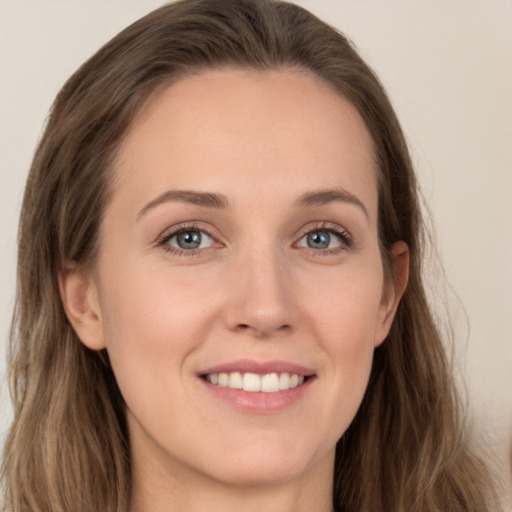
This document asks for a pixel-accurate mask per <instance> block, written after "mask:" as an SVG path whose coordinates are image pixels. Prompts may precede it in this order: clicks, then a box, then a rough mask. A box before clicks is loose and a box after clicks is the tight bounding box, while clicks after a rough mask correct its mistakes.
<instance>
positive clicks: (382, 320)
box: [375, 241, 409, 347]
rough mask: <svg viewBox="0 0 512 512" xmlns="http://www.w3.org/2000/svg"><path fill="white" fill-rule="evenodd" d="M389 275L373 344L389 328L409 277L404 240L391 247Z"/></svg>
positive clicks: (407, 251) (380, 338)
mask: <svg viewBox="0 0 512 512" xmlns="http://www.w3.org/2000/svg"><path fill="white" fill-rule="evenodd" d="M390 270H391V275H390V276H389V277H388V278H387V279H386V283H385V284H384V290H383V293H382V299H381V303H380V308H379V319H378V325H377V329H376V333H375V346H376V347H377V346H378V345H380V344H381V343H382V342H383V341H384V340H385V338H386V336H387V335H388V333H389V330H390V329H391V324H392V323H393V319H394V318H395V314H396V310H397V308H398V304H399V303H400V299H401V298H402V295H403V294H404V292H405V289H406V288H407V281H408V279H409V247H408V246H407V244H406V243H405V242H402V241H399V242H396V243H395V244H394V245H393V247H392V249H391V269H390Z"/></svg>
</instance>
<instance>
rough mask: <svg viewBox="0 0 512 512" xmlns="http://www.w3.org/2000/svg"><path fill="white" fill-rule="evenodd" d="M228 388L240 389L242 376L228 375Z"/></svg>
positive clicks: (236, 374) (238, 373)
mask: <svg viewBox="0 0 512 512" xmlns="http://www.w3.org/2000/svg"><path fill="white" fill-rule="evenodd" d="M228 388H233V389H242V374H241V373H240V372H233V373H230V374H229V379H228Z"/></svg>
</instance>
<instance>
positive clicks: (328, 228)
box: [294, 221, 354, 256]
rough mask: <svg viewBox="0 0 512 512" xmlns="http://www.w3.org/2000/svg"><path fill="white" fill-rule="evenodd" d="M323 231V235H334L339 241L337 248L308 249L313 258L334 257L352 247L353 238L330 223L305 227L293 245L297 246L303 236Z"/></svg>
mask: <svg viewBox="0 0 512 512" xmlns="http://www.w3.org/2000/svg"><path fill="white" fill-rule="evenodd" d="M320 231H323V232H325V233H329V234H334V235H335V236H336V237H337V238H338V239H339V241H340V246H339V247H334V248H332V249H321V250H320V249H312V248H310V252H311V253H312V254H313V255H315V256H325V255H331V254H332V255H335V254H339V253H341V252H343V251H347V250H349V249H352V248H353V247H354V238H353V236H352V235H351V234H350V233H349V232H348V231H347V230H345V229H343V228H340V227H339V226H337V225H336V224H331V223H330V222H325V221H323V222H319V223H317V224H314V225H313V226H311V225H310V226H307V227H306V228H303V230H302V231H301V235H300V237H299V240H298V241H297V242H295V243H294V245H296V244H298V243H299V242H300V241H301V240H302V239H303V238H304V237H305V236H307V235H308V234H310V233H315V232H320Z"/></svg>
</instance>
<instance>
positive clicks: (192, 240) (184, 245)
mask: <svg viewBox="0 0 512 512" xmlns="http://www.w3.org/2000/svg"><path fill="white" fill-rule="evenodd" d="M176 242H177V244H178V246H179V247H180V248H181V249H197V248H198V247H199V246H200V245H201V233H200V232H199V231H185V232H183V233H179V234H178V235H177V236H176Z"/></svg>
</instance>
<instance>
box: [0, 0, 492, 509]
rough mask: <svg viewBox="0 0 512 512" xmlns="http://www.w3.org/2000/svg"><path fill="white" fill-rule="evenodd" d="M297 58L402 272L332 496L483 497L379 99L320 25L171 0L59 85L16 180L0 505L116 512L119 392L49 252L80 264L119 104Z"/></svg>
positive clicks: (402, 151)
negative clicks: (327, 90)
mask: <svg viewBox="0 0 512 512" xmlns="http://www.w3.org/2000/svg"><path fill="white" fill-rule="evenodd" d="M223 67H235V68H250V69H255V70H266V69H284V68H290V67H292V68H298V69H303V70H306V71H308V72H309V73H313V74H314V75H316V76H317V77H319V78H320V79H321V80H323V81H324V82H325V83H327V84H329V85H330V87H332V88H333V89H334V90H336V91H337V92H338V93H339V94H341V95H343V96H345V97H346V98H348V99H349V100H350V101H351V102H352V103H353V105H354V106H355V107H356V108H357V109H358V111H359V113H360V115H361V116H362V118H363V119H364V121H365V123H366V125H367V127H368V129H369V131H370V133H371V135H372V138H373V141H374V145H375V150H376V155H377V160H378V168H379V233H380V245H381V252H382V257H383V262H384V265H385V266H386V267H387V268H388V269H389V262H390V248H391V246H392V244H393V243H394V242H396V241H398V240H404V241H405V242H406V243H407V244H408V246H409V251H410V274H409V284H408V288H407V290H406V292H405V294H404V297H403V299H402V301H401V304H400V306H399V308H398V312H397V315H396V318H395V321H394V323H393V326H392V329H391V332H390V333H389V336H388V338H387V339H386V341H385V342H384V343H383V344H382V345H381V346H380V347H379V348H377V349H376V351H375V358H374V364H373V369H372V374H371V377H370V383H369V386H368V390H367V393H366V395H365V397H364V400H363V403H362V405H361V407H360V410H359V411H358V414H357V416H356V418H355V420H354V421H353V423H352V424H351V426H350V427H349V429H348V430H347V432H346V433H345V434H344V435H343V437H342V438H341V440H340V441H339V443H338V446H337V452H336V466H335V475H334V478H335V481H334V496H333V502H334V506H335V509H336V510H337V511H344V512H361V511H362V510H368V511H372V512H379V511H382V512H398V511H402V512H406V511H407V512H411V511H415V512H427V511H428V512H436V511H439V512H440V511H450V512H459V511H474V512H477V511H478V512H485V511H488V510H491V509H490V508H489V507H490V506H491V505H490V500H491V497H492V492H491V486H490V482H489V479H488V476H487V473H486V470H485V468H484V466H483V464H481V462H480V461H479V460H478V459H477V458H476V457H475V456H474V455H472V453H471V452H470V450H469V449H468V447H467V444H466V441H465V438H464V435H463V428H462V425H461V421H460V418H459V416H460V414H459V406H458V402H457V398H456V395H455V391H454V385H453V382H452V377H451V375H450V371H449V366H448V363H447V359H446V357H445V352H444V349H443V345H442V342H441V339H440V335H439V332H438V329H437V328H436V325H435V323H434V320H433V316H432V314H431V312H430V309H429V306H428V304H427V301H426V298H425V293H424V287H423V283H422V250H423V245H424V229H423V224H422V220H421V214H420V210H419V203H418V195H417V188H416V181H415V176H414V172H413V168H412V165H411V161H410V157H409V154H408V150H407V147H406V143H405V141H404V137H403V134H402V131H401V128H400V126H399V123H398V121H397V119H396V116H395V113H394V111H393V109H392V107H391V105H390V102H389V100H388V98H387V96H386V94H385V92H384V90H383V88H382V86H381V84H380V83H379V81H378V79H377V78H376V76H375V75H374V73H373V72H372V71H371V69H370V68H369V67H368V66H367V65H366V64H365V63H364V62H363V61H362V60H361V58H360V57H359V55H358V54H357V52H356V51H355V50H354V48H353V46H352V45H351V44H350V42H349V41H348V40H347V39H346V38H345V37H344V36H343V35H342V34H341V33H340V32H338V31H337V30H335V29H333V28H332V27H330V26H328V25H327V24H325V23H323V22H322V21H320V20H319V19H317V18H316V17H314V16H313V15H311V14H310V13H308V12H307V11H305V10H304V9H302V8H300V7H298V6H295V5H293V4H290V3H286V2H280V1H272V0H184V1H180V2H177V3H174V4H170V5H165V6H163V7H161V8H160V9H157V10H156V11H153V12H152V13H150V14H148V15H147V16H145V17H144V18H142V19H140V20H139V21H137V22H136V23H134V24H133V25H131V26H130V27H128V28H127V29H125V30H124V31H122V32H121V33H120V34H118V35H117V36H116V37H114V38H113V39H112V40H111V41H110V42H109V43H107V44H106V45H105V46H104V47H103V48H102V49H100V50H99V51H98V52H97V53H96V54H95V55H94V56H93V57H92V58H91V59H90V60H88V61H87V62H86V63H85V64H84V65H83V66H82V67H81V68H80V69H79V70H78V71H77V72H76V73H75V74H74V75H73V76H72V77H71V78H70V79H69V80H68V81H67V83H66V84H65V85H64V87H63V88H62V90H61V91H60V93H59V94H58V96H57V98H56V100H55V103H54V105H53V107H52V110H51V115H50V117H49V121H48V124H47V127H46V129H45V132H44V135H43V137H42V139H41V142H40V144H39V147H38V149H37V152H36V154H35V158H34V161H33V164H32V168H31V170H30V175H29V178H28V181H27V186H26V191H25V197H24V201H23V207H22V213H21V221H20V231H19V255H18V289H17V301H16V308H15V313H14V321H13V327H12V332H11V342H10V361H9V368H10V382H11V391H12V396H13V401H14V409H15V416H14V422H13V424H12V427H11V429H10V432H9V435H8V438H7V441H6V444H5V449H4V458H3V465H2V481H3V489H4V500H5V503H4V506H3V510H10V511H13V512H32V511H33V512H35V511H50V510H51V511H55V512H57V511H58V512H69V511H71V510H73V511H83V512H97V511H100V510H101V511H118V512H126V510H127V509H128V507H129V491H130V453H129V441H128V432H127V427H126V423H125V415H124V402H123V398H122V396H121V394H120V392H119V389H118V387H117V384H116V380H115V378H114V375H113V373H112V370H111V367H110V364H109V360H108V354H107V353H106V352H105V351H102V352H93V351H91V350H89V349H87V348H86V347H85V346H84V345H83V344H82V343H80V341H79V340H78V338H77V336H76V335H75V333H74V331H73V330H72V328H71V326H70V324H69V323H68V321H67V319H66V316H65V313H64V310H63V307H62V303H61V299H60V295H59V287H58V277H57V276H58V271H59V268H60V265H61V264H62V262H69V261H74V262H76V263H78V264H80V265H88V264H91V263H92V262H93V260H94V257H95V254H96V252H97V249H98V247H97V245H98V243H97V242H98V229H99V225H100V223H101V220H102V214H103V212H104V210H105V206H106V204H107V203H108V201H109V196H110V191H111V186H112V183H113V180H114V176H113V167H114V165H113V162H114V160H115V157H116V151H117V149H118V147H119V145H120V142H121V140H122V138H123V135H124V134H125V133H126V131H127V129H128V127H129V126H130V123H131V121H132V119H133V117H134V115H135V114H136V113H137V112H138V111H139V109H140V108H141V106H142V105H143V104H144V102H145V101H147V99H148V97H149V96H150V94H151V93H152V92H153V91H155V90H156V89H157V88H158V87H159V86H162V85H163V84H166V83H170V82H171V81H173V80H177V79H179V78H180V77H181V76H185V75H189V74H192V73H196V72H200V71H202V70H205V69H209V68H223Z"/></svg>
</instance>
